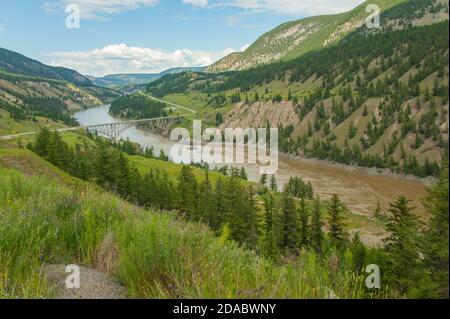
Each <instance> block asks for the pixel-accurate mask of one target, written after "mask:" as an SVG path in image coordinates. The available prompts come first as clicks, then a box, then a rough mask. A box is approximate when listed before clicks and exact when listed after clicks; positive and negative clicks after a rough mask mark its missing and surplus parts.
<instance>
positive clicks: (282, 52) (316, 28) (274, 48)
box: [207, 0, 448, 72]
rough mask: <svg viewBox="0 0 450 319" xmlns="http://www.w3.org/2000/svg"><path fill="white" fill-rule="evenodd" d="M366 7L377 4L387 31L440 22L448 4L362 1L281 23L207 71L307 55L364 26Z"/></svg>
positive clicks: (426, 0)
mask: <svg viewBox="0 0 450 319" xmlns="http://www.w3.org/2000/svg"><path fill="white" fill-rule="evenodd" d="M369 4H370V5H373V4H375V5H378V6H379V8H380V10H381V11H382V15H381V21H382V30H386V29H389V27H390V26H392V25H393V24H395V25H396V28H399V27H401V26H404V25H424V24H428V23H432V22H438V21H442V20H443V19H445V12H442V11H443V10H441V9H442V6H443V7H444V8H446V9H447V10H448V1H441V0H439V1H437V0H415V1H408V0H375V1H374V0H371V1H366V2H364V3H363V4H361V5H360V6H358V7H357V8H355V9H353V10H351V11H349V12H346V13H342V14H335V15H326V16H318V17H310V18H306V19H301V20H297V21H292V22H288V23H284V24H282V25H280V26H279V27H277V28H275V29H274V30H271V31H269V32H267V33H266V34H264V35H262V36H261V37H260V38H259V39H258V40H257V41H256V42H254V43H253V44H252V45H251V46H250V47H249V48H248V49H247V50H245V51H244V52H241V53H232V54H231V55H229V56H227V57H225V58H223V59H222V60H220V61H218V62H216V63H214V64H213V65H211V66H210V67H208V69H207V70H208V71H210V72H221V71H233V70H245V69H249V68H252V67H256V66H260V65H263V64H267V63H272V62H275V61H287V60H291V59H295V58H297V57H299V56H302V55H303V54H305V53H307V52H310V51H314V50H319V49H322V48H324V47H328V46H330V45H333V44H336V43H337V42H339V41H340V40H342V39H343V38H345V36H346V35H348V34H349V33H351V32H352V31H354V30H357V29H358V28H360V27H362V26H363V25H364V24H365V19H366V17H367V16H368V15H369V13H367V12H366V8H367V6H368V5H369ZM391 8H394V10H391ZM417 9H418V10H417ZM422 10H426V11H427V12H422ZM398 13H400V16H399V15H398ZM447 13H448V11H447ZM399 18H401V20H402V21H400V20H399ZM400 22H401V23H400Z"/></svg>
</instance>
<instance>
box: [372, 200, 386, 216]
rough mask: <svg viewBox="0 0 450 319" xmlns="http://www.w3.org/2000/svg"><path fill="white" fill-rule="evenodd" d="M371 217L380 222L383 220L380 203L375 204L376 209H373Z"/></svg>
mask: <svg viewBox="0 0 450 319" xmlns="http://www.w3.org/2000/svg"><path fill="white" fill-rule="evenodd" d="M373 217H375V218H376V219H379V220H382V219H383V218H384V216H383V211H382V209H381V204H380V202H377V207H375V210H374V212H373Z"/></svg>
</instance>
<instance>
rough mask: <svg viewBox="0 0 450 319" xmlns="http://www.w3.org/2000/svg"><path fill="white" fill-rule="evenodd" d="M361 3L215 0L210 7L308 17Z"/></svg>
mask: <svg viewBox="0 0 450 319" xmlns="http://www.w3.org/2000/svg"><path fill="white" fill-rule="evenodd" d="M363 2H364V0H339V1H336V0H216V1H215V2H214V3H211V6H227V7H238V8H242V9H246V10H251V11H263V12H275V13H279V14H284V15H290V16H292V15H305V16H310V15H317V14H331V13H338V12H344V11H348V10H350V9H353V8H354V7H356V6H357V5H359V4H361V3H363Z"/></svg>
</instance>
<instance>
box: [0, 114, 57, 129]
mask: <svg viewBox="0 0 450 319" xmlns="http://www.w3.org/2000/svg"><path fill="white" fill-rule="evenodd" d="M36 119H37V122H34V121H29V120H21V121H19V122H17V121H15V120H14V119H13V118H11V116H10V114H9V113H8V112H6V111H4V110H1V109H0V135H9V134H17V133H25V132H33V131H38V130H39V129H40V128H41V127H46V126H48V127H49V128H52V129H53V128H63V127H65V125H64V124H61V123H58V122H55V121H52V120H49V119H47V118H44V117H37V118H36Z"/></svg>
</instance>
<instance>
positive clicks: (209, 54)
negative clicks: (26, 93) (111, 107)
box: [0, 0, 362, 76]
mask: <svg viewBox="0 0 450 319" xmlns="http://www.w3.org/2000/svg"><path fill="white" fill-rule="evenodd" d="M361 2H362V0H340V1H336V0H20V1H17V0H1V1H0V47H4V48H7V49H11V50H14V51H18V52H20V53H22V54H24V55H27V56H29V57H32V58H35V59H38V60H40V61H42V62H44V63H48V64H52V65H61V66H66V67H70V68H74V69H77V70H78V71H80V72H81V73H83V74H90V75H96V76H101V75H105V74H111V73H155V72H159V71H162V70H165V69H167V68H170V67H176V66H200V65H206V64H210V63H212V62H214V61H216V60H217V59H219V58H221V57H223V56H225V55H227V54H229V53H231V52H233V51H239V50H241V49H243V48H245V46H246V45H248V44H251V43H252V42H253V41H254V40H256V39H257V38H258V37H259V36H260V35H262V34H263V33H264V32H266V31H269V30H270V29H272V28H274V27H276V26H277V25H279V24H281V23H283V22H286V21H290V20H295V19H299V18H303V17H306V16H311V15H317V14H325V13H336V12H343V11H346V10H349V9H351V8H353V7H355V6H356V5H357V4H359V3H361ZM69 4H76V5H78V7H79V8H80V18H81V21H80V28H79V29H68V28H67V27H66V25H65V23H66V17H67V13H65V8H66V6H67V5H69Z"/></svg>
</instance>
